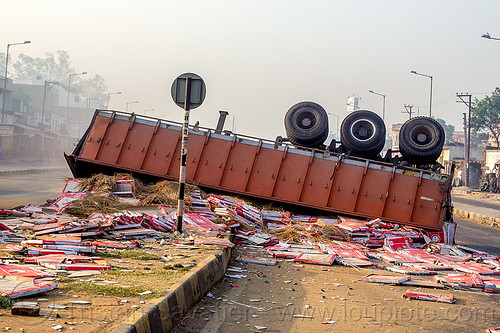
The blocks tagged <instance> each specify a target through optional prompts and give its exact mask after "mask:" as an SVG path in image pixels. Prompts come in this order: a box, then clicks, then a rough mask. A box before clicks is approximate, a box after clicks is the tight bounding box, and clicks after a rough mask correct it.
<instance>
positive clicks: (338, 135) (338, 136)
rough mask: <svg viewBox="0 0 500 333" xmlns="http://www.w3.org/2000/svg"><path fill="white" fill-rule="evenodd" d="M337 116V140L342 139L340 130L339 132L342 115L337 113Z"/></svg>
mask: <svg viewBox="0 0 500 333" xmlns="http://www.w3.org/2000/svg"><path fill="white" fill-rule="evenodd" d="M335 116H336V117H337V140H339V139H340V132H339V121H340V118H339V117H340V116H339V115H338V114H336V115H335Z"/></svg>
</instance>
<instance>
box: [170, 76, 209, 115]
mask: <svg viewBox="0 0 500 333" xmlns="http://www.w3.org/2000/svg"><path fill="white" fill-rule="evenodd" d="M188 78H190V79H191V98H190V105H189V108H190V109H195V108H197V107H198V106H200V105H201V103H203V100H205V94H206V87H205V82H203V79H202V78H201V77H200V76H199V75H196V74H193V73H184V74H181V75H179V76H178V77H177V78H176V79H175V80H174V82H173V83H172V89H171V93H172V99H173V100H174V102H175V104H177V105H178V106H180V107H181V108H184V100H185V94H186V82H187V79H188Z"/></svg>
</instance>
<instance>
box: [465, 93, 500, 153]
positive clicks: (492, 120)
mask: <svg viewBox="0 0 500 333" xmlns="http://www.w3.org/2000/svg"><path fill="white" fill-rule="evenodd" d="M471 111H472V112H471V120H470V125H471V129H473V130H474V132H475V133H478V132H488V133H489V134H490V135H491V136H493V138H495V141H496V144H497V147H500V144H499V141H500V88H498V87H497V88H495V91H493V93H492V94H491V96H488V95H486V96H485V97H484V98H483V99H481V100H478V99H477V98H476V99H475V101H474V104H473V106H472V110H471Z"/></svg>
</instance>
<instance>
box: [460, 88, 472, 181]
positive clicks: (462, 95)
mask: <svg viewBox="0 0 500 333" xmlns="http://www.w3.org/2000/svg"><path fill="white" fill-rule="evenodd" d="M457 97H458V98H460V101H457V102H458V103H460V102H462V103H464V104H465V105H467V106H468V107H469V121H468V122H467V124H468V126H467V136H466V137H465V138H466V139H467V140H466V141H467V143H466V144H467V150H466V152H467V154H466V156H465V163H466V164H465V168H464V170H465V171H466V174H465V186H467V187H469V158H470V114H471V108H472V100H471V99H472V95H471V94H469V93H465V94H464V93H460V94H458V93H457ZM464 97H468V99H469V100H468V101H466V100H464ZM464 125H465V123H464ZM465 133H466V129H465V127H464V134H465Z"/></svg>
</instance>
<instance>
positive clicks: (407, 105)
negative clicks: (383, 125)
mask: <svg viewBox="0 0 500 333" xmlns="http://www.w3.org/2000/svg"><path fill="white" fill-rule="evenodd" d="M404 107H405V109H406V112H404V111H403V112H401V113H408V114H409V115H410V119H411V113H412V111H411V110H412V109H413V105H409V104H405V105H404Z"/></svg>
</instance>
